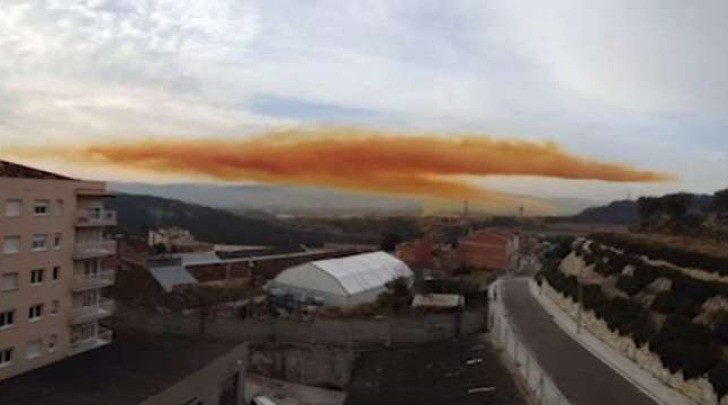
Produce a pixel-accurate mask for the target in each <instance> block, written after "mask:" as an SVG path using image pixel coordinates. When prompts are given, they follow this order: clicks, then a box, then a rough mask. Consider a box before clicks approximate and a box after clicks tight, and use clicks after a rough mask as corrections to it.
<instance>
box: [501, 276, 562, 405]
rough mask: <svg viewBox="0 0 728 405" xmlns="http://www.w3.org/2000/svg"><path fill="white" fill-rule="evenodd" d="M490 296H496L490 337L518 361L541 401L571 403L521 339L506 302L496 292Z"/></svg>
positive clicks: (541, 403) (542, 403) (557, 404)
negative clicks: (507, 310)
mask: <svg viewBox="0 0 728 405" xmlns="http://www.w3.org/2000/svg"><path fill="white" fill-rule="evenodd" d="M491 291H493V290H491ZM491 297H494V299H493V300H491V303H490V307H489V308H490V311H489V314H488V321H489V325H490V337H491V340H492V341H493V343H494V344H496V345H497V346H499V347H500V348H501V349H503V351H504V352H505V353H506V354H507V355H508V357H509V358H510V359H511V360H512V361H513V362H514V363H515V366H516V369H517V370H518V372H519V373H520V374H521V376H522V377H523V380H524V382H525V383H526V385H527V386H528V389H529V390H530V391H531V394H532V395H533V396H534V398H535V399H536V403H537V404H539V405H570V403H569V401H568V399H566V396H564V394H562V393H561V391H559V389H558V387H557V386H556V384H555V383H554V382H553V381H552V380H551V378H550V377H549V375H548V374H547V373H546V372H545V371H544V370H543V368H541V366H540V365H539V364H538V361H537V360H536V358H535V357H534V356H533V355H532V354H531V352H530V351H529V350H528V348H527V347H526V345H524V344H523V342H521V340H520V338H519V336H518V333H516V331H515V330H514V328H513V326H512V325H511V324H510V322H509V320H508V315H507V313H506V311H505V308H504V307H503V304H502V303H501V302H500V301H499V300H498V299H497V298H495V296H494V295H493V294H491Z"/></svg>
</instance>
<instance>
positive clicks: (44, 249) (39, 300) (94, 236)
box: [0, 161, 116, 402]
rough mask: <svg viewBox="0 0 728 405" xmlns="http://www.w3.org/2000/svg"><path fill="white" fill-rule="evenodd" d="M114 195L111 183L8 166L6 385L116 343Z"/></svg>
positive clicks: (2, 340) (1, 341) (0, 172)
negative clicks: (109, 294)
mask: <svg viewBox="0 0 728 405" xmlns="http://www.w3.org/2000/svg"><path fill="white" fill-rule="evenodd" d="M107 196H109V192H108V191H107V189H106V184H105V183H100V182H90V181H80V180H75V179H71V178H68V177H64V176H60V175H57V174H53V173H48V172H44V171H41V170H37V169H33V168H30V167H26V166H22V165H18V164H14V163H10V162H5V161H0V380H3V379H6V378H8V377H11V376H15V375H18V374H21V373H23V372H26V371H28V370H32V369H35V368H38V367H41V366H45V365H47V364H50V363H53V362H56V361H59V360H63V359H65V358H67V357H68V356H73V355H76V354H79V353H82V352H85V351H87V350H91V349H94V348H97V347H100V346H104V345H106V344H109V343H111V341H112V331H111V330H109V329H107V328H105V327H103V326H102V325H101V324H100V321H101V320H103V319H104V318H106V317H108V316H110V315H111V314H112V313H113V312H114V301H112V300H110V299H108V298H106V297H104V294H103V293H102V291H103V289H104V288H105V287H109V286H111V285H113V284H114V277H115V272H114V269H113V268H112V267H111V266H110V263H109V258H110V257H111V256H113V255H114V254H115V252H116V242H115V241H114V240H111V239H109V238H108V237H107V236H106V235H105V232H104V230H105V229H106V228H107V227H109V226H114V225H116V213H115V212H113V211H108V210H106V209H104V205H103V200H104V198H105V197H107ZM0 401H1V402H5V399H4V398H3V399H2V400H0Z"/></svg>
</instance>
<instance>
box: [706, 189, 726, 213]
mask: <svg viewBox="0 0 728 405" xmlns="http://www.w3.org/2000/svg"><path fill="white" fill-rule="evenodd" d="M710 210H711V211H713V212H718V213H721V212H728V188H727V189H724V190H719V191H716V192H715V194H713V201H712V203H711V204H710Z"/></svg>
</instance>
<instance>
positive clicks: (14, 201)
mask: <svg viewBox="0 0 728 405" xmlns="http://www.w3.org/2000/svg"><path fill="white" fill-rule="evenodd" d="M13 204H17V206H18V209H17V211H13V212H12V213H11V212H10V207H11V206H12V205H13ZM4 215H5V216H6V217H8V218H18V217H20V216H22V215H23V200H21V199H20V198H8V199H7V200H5V213H4Z"/></svg>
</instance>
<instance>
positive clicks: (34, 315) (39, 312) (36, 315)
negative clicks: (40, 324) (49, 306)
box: [28, 304, 43, 322]
mask: <svg viewBox="0 0 728 405" xmlns="http://www.w3.org/2000/svg"><path fill="white" fill-rule="evenodd" d="M42 316H43V304H37V305H33V306H32V307H30V308H29V309H28V320H29V321H31V322H34V321H37V320H39V319H40V318H41V317H42Z"/></svg>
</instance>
